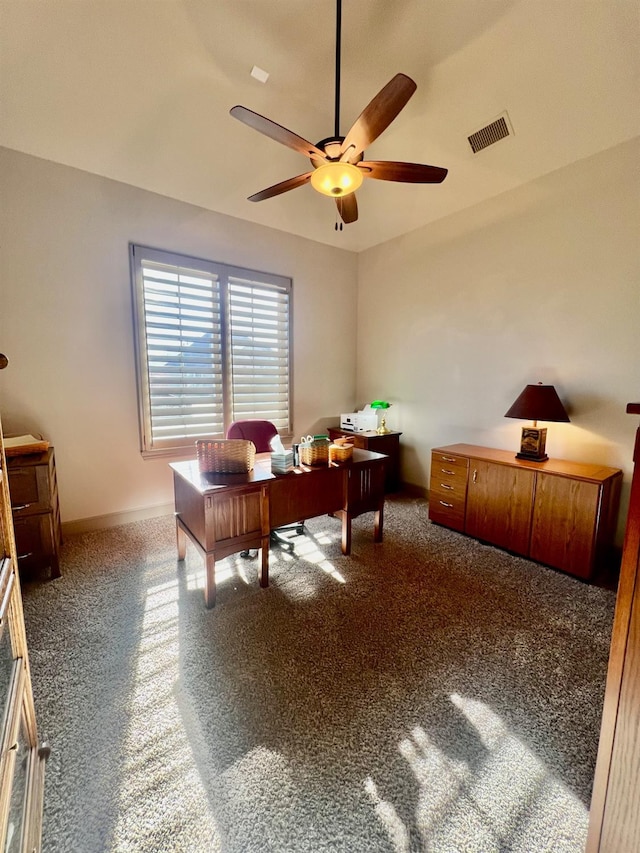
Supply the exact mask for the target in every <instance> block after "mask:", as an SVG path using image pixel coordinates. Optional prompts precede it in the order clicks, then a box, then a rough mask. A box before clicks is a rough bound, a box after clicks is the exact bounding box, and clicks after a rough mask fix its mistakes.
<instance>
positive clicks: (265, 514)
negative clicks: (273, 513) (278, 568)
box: [260, 486, 271, 587]
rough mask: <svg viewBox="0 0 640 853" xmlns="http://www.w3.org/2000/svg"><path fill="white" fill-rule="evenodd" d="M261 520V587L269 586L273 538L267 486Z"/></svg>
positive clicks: (263, 492) (261, 507)
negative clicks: (271, 540) (270, 543)
mask: <svg viewBox="0 0 640 853" xmlns="http://www.w3.org/2000/svg"><path fill="white" fill-rule="evenodd" d="M260 520H261V531H260V533H261V536H260V548H261V549H262V565H261V566H260V586H262V587H265V586H269V540H270V538H271V523H270V520H269V494H268V492H267V488H266V486H263V487H262V491H261V493H260Z"/></svg>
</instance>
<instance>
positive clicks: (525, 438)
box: [516, 427, 549, 462]
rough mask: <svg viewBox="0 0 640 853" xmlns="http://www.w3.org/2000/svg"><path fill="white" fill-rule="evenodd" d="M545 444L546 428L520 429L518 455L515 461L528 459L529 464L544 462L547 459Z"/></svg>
mask: <svg viewBox="0 0 640 853" xmlns="http://www.w3.org/2000/svg"><path fill="white" fill-rule="evenodd" d="M546 444H547V428H546V427H522V439H521V441H520V453H516V459H529V460H530V461H531V462H544V461H545V459H548V458H549V457H548V456H547V454H546V453H545V446H546Z"/></svg>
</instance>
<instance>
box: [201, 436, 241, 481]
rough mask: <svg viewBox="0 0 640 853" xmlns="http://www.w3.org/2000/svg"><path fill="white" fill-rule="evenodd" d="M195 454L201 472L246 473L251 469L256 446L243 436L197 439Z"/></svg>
mask: <svg viewBox="0 0 640 853" xmlns="http://www.w3.org/2000/svg"><path fill="white" fill-rule="evenodd" d="M196 454H197V457H198V467H199V468H200V472H201V473H202V474H246V473H247V472H249V471H251V470H253V464H254V462H255V459H256V446H255V444H254V443H253V442H252V441H247V440H246V439H244V438H220V439H216V440H215V441H210V440H208V439H198V440H197V441H196Z"/></svg>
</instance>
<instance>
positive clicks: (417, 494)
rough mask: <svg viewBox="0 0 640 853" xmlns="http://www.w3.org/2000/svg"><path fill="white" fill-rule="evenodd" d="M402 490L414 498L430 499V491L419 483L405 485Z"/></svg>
mask: <svg viewBox="0 0 640 853" xmlns="http://www.w3.org/2000/svg"><path fill="white" fill-rule="evenodd" d="M402 490H403V491H404V492H405V493H406V494H408V495H409V496H410V497H412V498H428V497H429V490H428V489H427V488H425V487H424V486H418V485H417V483H403V484H402Z"/></svg>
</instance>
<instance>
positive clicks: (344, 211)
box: [336, 193, 358, 225]
mask: <svg viewBox="0 0 640 853" xmlns="http://www.w3.org/2000/svg"><path fill="white" fill-rule="evenodd" d="M336 205H337V207H338V213H339V214H340V217H341V219H342V221H343V222H344V223H345V225H348V224H349V223H350V222H355V221H356V219H357V218H358V202H357V201H356V194H355V193H349V195H342V196H340V197H339V198H337V199H336Z"/></svg>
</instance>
